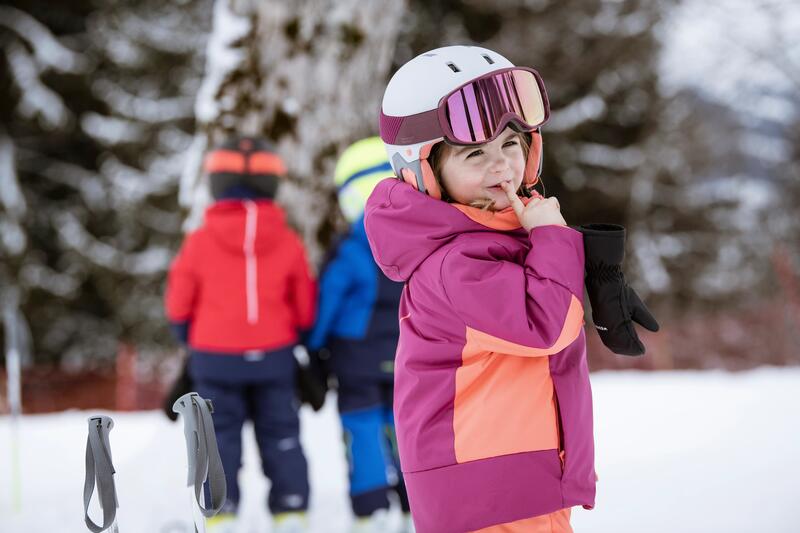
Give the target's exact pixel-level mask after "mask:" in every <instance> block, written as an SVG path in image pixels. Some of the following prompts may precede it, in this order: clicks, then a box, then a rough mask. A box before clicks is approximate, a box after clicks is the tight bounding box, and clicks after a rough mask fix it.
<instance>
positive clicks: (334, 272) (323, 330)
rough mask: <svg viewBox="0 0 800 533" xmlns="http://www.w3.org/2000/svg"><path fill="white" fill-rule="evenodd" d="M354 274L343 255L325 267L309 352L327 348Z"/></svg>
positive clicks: (309, 338) (309, 342)
mask: <svg viewBox="0 0 800 533" xmlns="http://www.w3.org/2000/svg"><path fill="white" fill-rule="evenodd" d="M340 251H341V250H340ZM352 272H353V271H352V269H351V268H348V261H347V259H346V258H345V257H343V255H342V254H341V253H339V254H337V256H336V258H335V259H334V260H333V261H331V262H330V263H328V266H327V267H325V272H323V273H322V277H321V278H320V283H319V285H320V287H319V310H318V312H317V321H316V322H315V323H314V329H312V330H311V333H310V334H309V336H308V349H309V350H318V349H320V348H322V347H323V346H325V341H327V340H328V334H329V333H330V330H331V327H332V326H333V322H334V319H335V318H336V317H337V315H338V313H339V307H340V306H341V304H342V300H343V299H344V297H345V295H346V294H347V291H348V290H349V289H350V287H351V285H352V282H353V276H352Z"/></svg>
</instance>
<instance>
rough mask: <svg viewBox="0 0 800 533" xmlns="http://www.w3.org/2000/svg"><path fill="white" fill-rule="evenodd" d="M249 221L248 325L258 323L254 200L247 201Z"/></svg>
mask: <svg viewBox="0 0 800 533" xmlns="http://www.w3.org/2000/svg"><path fill="white" fill-rule="evenodd" d="M244 207H245V209H246V210H247V219H246V221H245V227H244V244H243V249H244V260H245V285H246V286H245V294H246V301H247V323H248V324H256V323H257V322H258V273H257V271H258V268H257V267H258V260H257V258H256V254H255V240H256V223H257V222H258V207H257V206H256V204H255V202H253V201H252V200H245V201H244Z"/></svg>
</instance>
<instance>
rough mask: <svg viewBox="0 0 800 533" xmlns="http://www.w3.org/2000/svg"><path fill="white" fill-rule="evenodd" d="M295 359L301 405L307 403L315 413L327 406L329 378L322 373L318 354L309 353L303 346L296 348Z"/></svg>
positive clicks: (296, 383)
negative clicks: (326, 397) (326, 396)
mask: <svg viewBox="0 0 800 533" xmlns="http://www.w3.org/2000/svg"><path fill="white" fill-rule="evenodd" d="M294 358H295V361H297V373H296V377H295V380H296V382H295V386H296V388H297V395H298V397H299V398H300V402H301V403H307V404H308V405H310V406H311V408H312V409H313V410H314V411H319V410H320V409H322V406H323V405H325V395H326V394H327V393H328V376H327V373H324V374H323V373H322V371H321V367H320V366H319V364H318V362H319V358H318V356H317V354H316V353H309V352H308V350H306V348H305V347H304V346H302V345H298V346H295V350H294Z"/></svg>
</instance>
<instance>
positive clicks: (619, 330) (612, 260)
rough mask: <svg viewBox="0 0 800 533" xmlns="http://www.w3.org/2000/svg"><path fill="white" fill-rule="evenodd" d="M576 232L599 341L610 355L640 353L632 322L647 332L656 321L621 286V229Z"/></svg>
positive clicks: (589, 227) (599, 227) (593, 228)
mask: <svg viewBox="0 0 800 533" xmlns="http://www.w3.org/2000/svg"><path fill="white" fill-rule="evenodd" d="M578 231H580V232H581V233H582V234H583V248H584V252H585V255H586V292H587V293H588V294H589V303H590V304H591V306H592V320H593V321H594V325H595V327H596V328H597V332H598V333H599V334H600V339H601V340H602V341H603V344H605V345H606V346H607V347H608V348H609V349H610V350H611V351H612V352H614V353H617V354H621V355H642V354H644V352H645V348H644V344H642V341H641V340H639V336H638V335H637V334H636V329H635V328H634V327H633V322H636V323H638V324H639V325H641V326H642V327H643V328H645V329H647V330H649V331H658V322H656V319H655V318H653V315H652V314H650V311H648V310H647V307H646V306H645V305H644V303H642V300H641V299H640V298H639V295H638V294H636V291H634V290H633V289H632V288H631V287H629V286H628V284H627V283H625V275H624V274H623V273H622V260H623V258H624V257H625V228H624V227H622V226H618V225H616V224H586V225H584V226H580V227H579V228H578Z"/></svg>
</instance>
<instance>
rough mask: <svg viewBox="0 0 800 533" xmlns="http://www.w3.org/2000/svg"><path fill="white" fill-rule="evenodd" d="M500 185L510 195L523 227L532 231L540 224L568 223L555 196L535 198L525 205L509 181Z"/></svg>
mask: <svg viewBox="0 0 800 533" xmlns="http://www.w3.org/2000/svg"><path fill="white" fill-rule="evenodd" d="M500 187H502V189H503V192H505V193H506V196H508V200H509V201H510V202H511V207H512V208H513V209H514V213H516V214H517V218H519V222H520V224H522V227H523V228H525V229H526V230H528V231H530V230H532V229H533V228H537V227H539V226H549V225H553V224H555V225H558V226H566V225H567V222H566V221H565V220H564V217H563V216H561V206H560V205H559V203H558V199H557V198H556V197H555V196H551V197H550V198H534V199H533V200H531V201H530V202H528V205H525V204H523V203H522V200H520V199H519V196H517V193H516V191H514V190H513V189H512V188H511V185H510V184H509V183H508V182H503V183H501V184H500Z"/></svg>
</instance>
